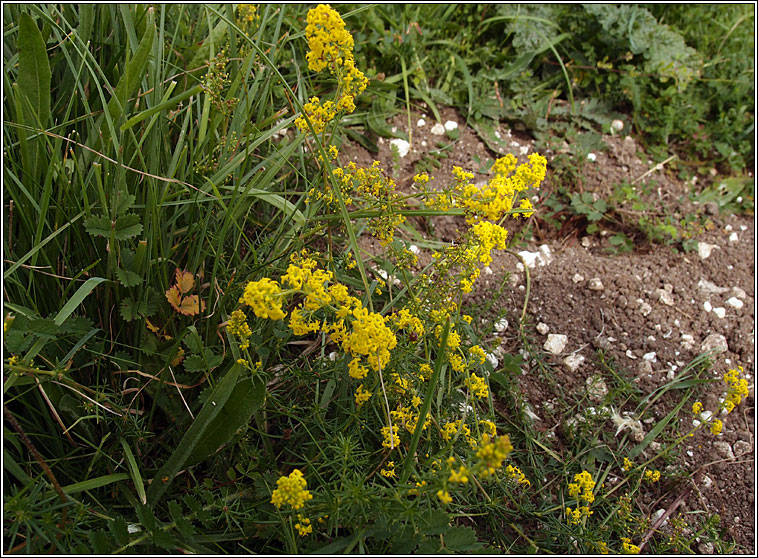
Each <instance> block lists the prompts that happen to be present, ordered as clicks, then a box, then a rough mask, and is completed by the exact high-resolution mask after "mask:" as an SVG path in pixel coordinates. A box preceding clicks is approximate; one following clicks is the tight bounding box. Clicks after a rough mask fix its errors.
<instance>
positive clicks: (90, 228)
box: [84, 216, 111, 238]
mask: <svg viewBox="0 0 758 558" xmlns="http://www.w3.org/2000/svg"><path fill="white" fill-rule="evenodd" d="M84 230H86V231H87V233H89V234H91V235H92V236H103V237H105V238H110V236H111V220H110V219H108V218H107V217H105V216H100V217H94V216H93V217H89V218H87V219H85V220H84Z"/></svg>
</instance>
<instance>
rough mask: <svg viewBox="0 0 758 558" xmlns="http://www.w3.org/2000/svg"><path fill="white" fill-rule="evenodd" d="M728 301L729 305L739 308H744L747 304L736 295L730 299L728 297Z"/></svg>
mask: <svg viewBox="0 0 758 558" xmlns="http://www.w3.org/2000/svg"><path fill="white" fill-rule="evenodd" d="M726 303H727V304H728V305H729V306H731V307H732V308H737V309H739V308H742V307H743V306H744V305H745V303H744V302H742V301H741V300H740V299H739V298H737V297H736V296H733V297H731V298H730V299H728V300H727V301H726Z"/></svg>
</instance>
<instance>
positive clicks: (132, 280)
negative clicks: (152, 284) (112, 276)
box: [116, 267, 142, 287]
mask: <svg viewBox="0 0 758 558" xmlns="http://www.w3.org/2000/svg"><path fill="white" fill-rule="evenodd" d="M116 277H117V278H118V281H119V283H121V284H122V285H123V286H124V287H134V286H135V285H139V284H140V283H142V277H140V276H139V275H137V274H136V273H134V272H133V271H127V270H125V269H121V268H120V267H119V268H116Z"/></svg>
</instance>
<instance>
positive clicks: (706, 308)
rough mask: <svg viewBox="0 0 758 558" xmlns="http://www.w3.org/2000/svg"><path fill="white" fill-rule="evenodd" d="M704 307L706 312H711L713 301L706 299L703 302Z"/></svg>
mask: <svg viewBox="0 0 758 558" xmlns="http://www.w3.org/2000/svg"><path fill="white" fill-rule="evenodd" d="M703 308H705V311H706V312H710V311H711V310H713V304H711V301H710V300H706V301H705V302H704V303H703Z"/></svg>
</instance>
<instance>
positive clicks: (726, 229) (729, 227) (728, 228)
mask: <svg viewBox="0 0 758 558" xmlns="http://www.w3.org/2000/svg"><path fill="white" fill-rule="evenodd" d="M724 230H725V231H726V232H730V231H731V230H732V225H727V226H726V227H724Z"/></svg>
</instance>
